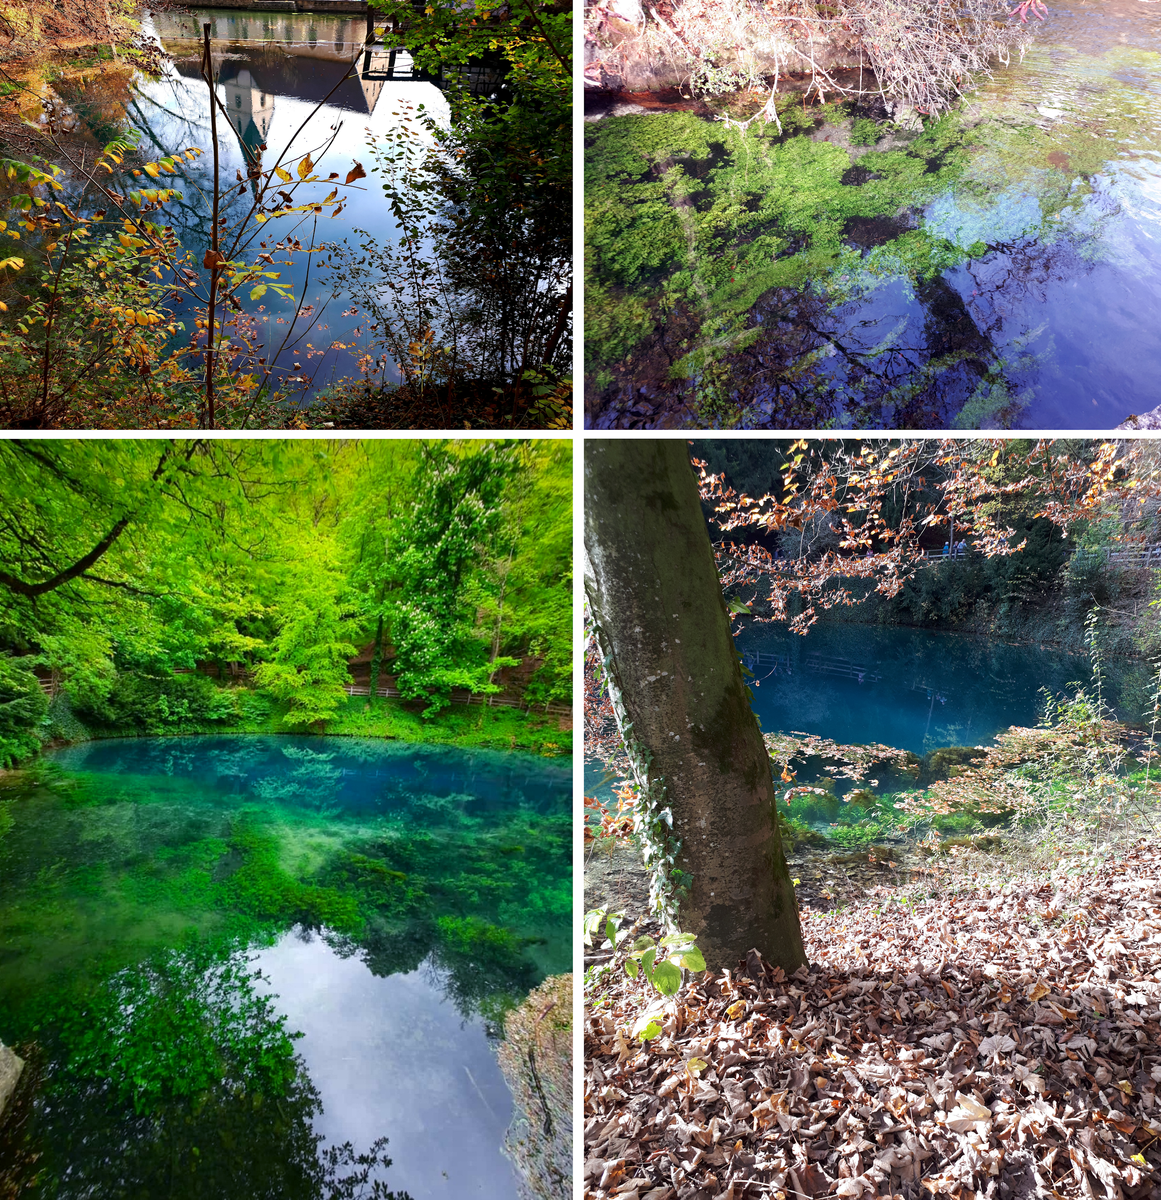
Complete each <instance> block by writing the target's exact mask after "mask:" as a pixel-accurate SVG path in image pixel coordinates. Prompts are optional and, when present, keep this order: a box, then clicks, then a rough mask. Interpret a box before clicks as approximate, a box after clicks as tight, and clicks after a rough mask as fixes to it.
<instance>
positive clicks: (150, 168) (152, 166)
mask: <svg viewBox="0 0 1161 1200" xmlns="http://www.w3.org/2000/svg"><path fill="white" fill-rule="evenodd" d="M145 174H146V175H149V176H151V177H152V178H154V179H158V178H160V176H161V171H160V170H158V167H157V163H146V164H145Z"/></svg>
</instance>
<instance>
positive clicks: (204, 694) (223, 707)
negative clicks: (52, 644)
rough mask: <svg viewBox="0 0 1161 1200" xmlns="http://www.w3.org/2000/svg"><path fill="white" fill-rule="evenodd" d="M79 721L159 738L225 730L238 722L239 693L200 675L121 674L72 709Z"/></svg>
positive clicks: (121, 672) (122, 672)
mask: <svg viewBox="0 0 1161 1200" xmlns="http://www.w3.org/2000/svg"><path fill="white" fill-rule="evenodd" d="M74 708H75V711H76V712H77V714H78V715H79V716H80V718H81V720H82V721H87V722H89V723H91V724H95V725H102V726H105V727H114V728H116V729H119V730H122V731H125V732H129V731H133V732H138V733H147V734H159V733H180V732H190V731H194V730H199V731H200V730H203V729H205V728H206V727H207V726H209V727H213V726H215V725H220V726H221V727H222V728H226V727H227V726H229V725H232V724H233V723H234V722H235V721H236V720H237V718H238V715H239V710H238V697H237V694H236V693H235V692H233V691H231V690H230V689H228V688H222V687H219V686H217V685H216V684H215V683H214V682H213V680H211V679H207V678H206V677H205V676H204V675H196V674H189V675H168V676H156V675H148V674H144V673H130V672H124V671H119V672H117V674H116V675H115V676H114V678H113V681H112V684H111V686H110V688H109V691H108V692H107V693H106V694H105V695H104V696H100V697H97V696H92V695H91V694H90V696H89V697H88V698H87V699H81V700H79V701H78V702H77V704H76V705H75V706H74Z"/></svg>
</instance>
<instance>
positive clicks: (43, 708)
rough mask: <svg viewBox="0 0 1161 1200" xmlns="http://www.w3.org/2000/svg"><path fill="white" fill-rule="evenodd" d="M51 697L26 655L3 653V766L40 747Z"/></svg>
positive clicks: (0, 718)
mask: <svg viewBox="0 0 1161 1200" xmlns="http://www.w3.org/2000/svg"><path fill="white" fill-rule="evenodd" d="M47 715H48V697H47V696H46V695H45V694H44V689H43V688H42V687H41V686H40V680H38V679H37V678H36V675H35V674H34V672H33V670H32V666H31V663H30V661H29V660H28V659H26V658H14V657H12V656H11V655H9V654H3V655H0V767H9V766H12V765H13V764H14V763H17V762H19V761H20V760H21V759H24V758H28V757H29V756H31V755H33V754H35V753H36V752H37V750H39V749H40V736H39V734H40V733H41V731H42V730H43V729H44V728H45V722H46V717H47Z"/></svg>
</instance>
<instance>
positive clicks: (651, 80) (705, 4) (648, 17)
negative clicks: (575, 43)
mask: <svg viewBox="0 0 1161 1200" xmlns="http://www.w3.org/2000/svg"><path fill="white" fill-rule="evenodd" d="M1009 15H1010V14H1009V11H1008V7H1007V5H1006V4H998V3H996V2H995V0H968V2H966V3H961V4H960V5H958V6H957V13H956V19H955V20H954V21H952V20H949V19H948V18H947V16H946V9H945V8H944V7H942V6H938V5H933V4H930V3H927V0H870V2H867V0H862V2H860V3H859V4H857V5H854V4H846V3H840V4H839V5H838V6H837V7H835V6H828V7H827V8H826V10H825V11H823V9H822V8H821V7H817V6H815V5H813V4H809V3H807V4H795V5H790V4H785V3H774V4H766V5H761V6H758V5H751V4H743V3H738V2H737V0H730V2H727V3H718V2H717V0H663V2H662V3H659V4H657V5H649V4H642V3H641V2H640V0H598V2H597V3H592V2H589V3H587V4H586V6H585V75H584V78H585V86H586V87H590V88H605V89H613V90H617V89H621V90H625V91H656V90H661V89H665V88H671V87H680V88H681V89H682V90H683V91H684V90H686V89H688V90H690V91H692V92H696V93H700V94H703V95H710V96H712V95H720V94H723V93H725V92H730V91H736V90H740V89H744V88H757V87H760V86H766V87H768V86H769V85H770V83H771V82H774V85H775V87H776V86H777V81H778V80H779V79H782V80H785V79H787V77H788V76H798V77H801V78H803V79H805V81H806V90H807V91H810V90H811V89H814V90H815V91H817V92H818V94H819V97H820V98H822V99H825V98H826V94H827V93H828V92H829V93H832V94H834V93H837V92H840V91H842V92H843V94H844V95H845V96H846V97H848V98H849V97H852V96H858V95H865V96H868V97H869V96H875V97H883V98H886V97H890V98H891V99H892V100H897V101H899V102H900V103H901V104H904V105H908V106H913V107H918V108H919V109H920V110H921V111H923V112H928V113H931V112H938V111H940V110H941V109H942V108H944V107H946V106H947V103H948V100H949V97H952V96H955V95H957V94H959V91H960V86H961V85H962V84H963V82H964V81H965V78H970V77H973V76H977V75H983V74H986V73H987V72H988V70H989V65H990V63H991V62H992V61H993V60H994V59H997V58H999V59H1004V60H1006V59H1007V58H1008V57H1009V55H1010V52H1011V51H1012V50H1013V49H1016V50H1017V53H1019V54H1021V55H1022V53H1023V49H1024V47H1025V46H1026V45H1027V43H1028V42H1029V41H1030V34H1029V31H1028V26H1027V25H1026V24H1022V23H1020V22H1011V21H1005V20H1003V18H1006V17H1007V16H1009ZM843 72H846V73H853V74H847V75H841V74H840V73H843Z"/></svg>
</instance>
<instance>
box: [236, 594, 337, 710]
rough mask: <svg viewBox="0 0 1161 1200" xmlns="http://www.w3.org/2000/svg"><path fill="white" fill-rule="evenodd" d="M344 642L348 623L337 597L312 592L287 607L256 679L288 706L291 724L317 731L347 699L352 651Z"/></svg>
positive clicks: (261, 685) (256, 673)
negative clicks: (269, 654) (271, 653)
mask: <svg viewBox="0 0 1161 1200" xmlns="http://www.w3.org/2000/svg"><path fill="white" fill-rule="evenodd" d="M348 637H349V622H348V621H347V620H346V619H345V618H344V617H343V614H342V613H341V612H340V611H339V604H338V599H337V597H336V596H334V595H328V594H326V593H323V594H322V595H319V594H318V593H314V594H312V595H311V596H309V597H304V598H301V599H298V600H297V601H295V602H294V603H293V604H291V605H290V606H289V607H288V610H287V611H286V612H285V614H284V616H283V621H282V628H281V629H280V630H279V632H278V635H277V636H276V637H275V639H274V657H273V658H272V659H271V660H270V661H269V662H264V663H261V664H259V666H258V668H257V670H256V671H255V672H254V678H255V681H256V682H257V684H258V686H259V687H263V688H266V689H267V691H269V692H270V694H271V695H272V696H274V697H275V698H276V699H278V700H282V701H286V702H288V703H289V704H290V711H289V712H288V713H287V716H286V720H287V722H288V723H289V724H292V725H318V726H319V727H321V726H322V725H323V724H325V723H326V722H327V721H329V720H330V719H331V717H333V716H334V715H335V713H336V711H337V710H338V709H339V707H340V706H341V705H342V704H343V702H344V701H345V700H346V698H347V693H346V691H345V684H346V682H347V680H348V672H347V662H348V660H349V659H350V658H352V657H353V655H354V654H355V652H356V647H355V646H353V645H352V644H351V642H350V641H349V640H348Z"/></svg>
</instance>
